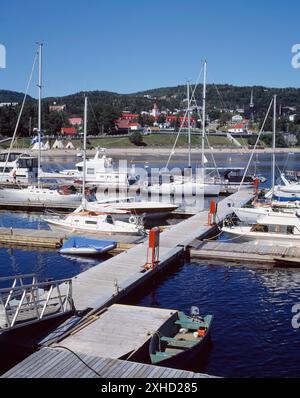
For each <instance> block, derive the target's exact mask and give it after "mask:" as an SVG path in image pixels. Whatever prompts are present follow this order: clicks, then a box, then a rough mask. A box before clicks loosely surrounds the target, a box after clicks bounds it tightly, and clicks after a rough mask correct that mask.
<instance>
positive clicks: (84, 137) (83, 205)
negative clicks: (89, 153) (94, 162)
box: [82, 96, 88, 210]
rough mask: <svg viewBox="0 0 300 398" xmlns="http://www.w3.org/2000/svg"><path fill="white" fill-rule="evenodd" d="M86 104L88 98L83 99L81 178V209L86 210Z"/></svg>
mask: <svg viewBox="0 0 300 398" xmlns="http://www.w3.org/2000/svg"><path fill="white" fill-rule="evenodd" d="M87 104H88V98H87V96H85V97H84V128H83V176H82V208H83V210H84V209H85V208H86V203H85V202H86V200H85V182H86V136H87Z"/></svg>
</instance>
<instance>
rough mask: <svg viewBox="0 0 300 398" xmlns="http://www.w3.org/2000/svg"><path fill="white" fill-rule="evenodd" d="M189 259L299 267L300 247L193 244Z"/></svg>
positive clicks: (250, 243) (222, 243)
mask: <svg viewBox="0 0 300 398" xmlns="http://www.w3.org/2000/svg"><path fill="white" fill-rule="evenodd" d="M195 246H196V248H193V249H191V250H190V257H191V259H202V260H214V261H227V262H234V263H244V264H252V265H253V264H254V265H259V266H261V265H262V264H264V265H269V266H273V267H291V268H299V267H300V247H297V246H290V247H289V246H281V245H280V244H276V245H271V244H269V245H268V244H266V243H264V242H254V241H252V242H244V243H227V242H222V241H214V242H198V244H196V242H194V247H195Z"/></svg>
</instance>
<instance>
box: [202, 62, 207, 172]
mask: <svg viewBox="0 0 300 398" xmlns="http://www.w3.org/2000/svg"><path fill="white" fill-rule="evenodd" d="M206 78H207V62H206V60H205V61H204V69H203V104H202V151H201V153H202V170H203V173H204V167H205V156H204V144H205V114H206ZM203 177H204V174H203Z"/></svg>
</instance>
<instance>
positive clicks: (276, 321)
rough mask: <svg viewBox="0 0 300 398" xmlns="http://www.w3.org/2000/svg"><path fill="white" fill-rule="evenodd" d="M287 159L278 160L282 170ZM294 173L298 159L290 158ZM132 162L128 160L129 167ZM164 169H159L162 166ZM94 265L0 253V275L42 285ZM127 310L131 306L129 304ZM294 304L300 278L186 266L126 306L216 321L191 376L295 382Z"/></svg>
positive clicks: (24, 222)
mask: <svg viewBox="0 0 300 398" xmlns="http://www.w3.org/2000/svg"><path fill="white" fill-rule="evenodd" d="M222 156H223V155H218V157H219V159H218V160H219V162H223V164H222V166H224V167H225V166H227V167H228V166H229V165H231V166H232V167H240V166H243V165H244V164H245V158H244V157H242V156H240V155H237V156H233V155H232V156H231V159H230V160H229V159H228V157H226V158H225V157H222ZM286 159H287V156H286V155H285V156H281V158H280V165H281V166H282V167H283V165H284V164H285V162H286ZM291 159H292V160H291V161H290V162H289V166H290V168H297V164H298V162H299V160H300V156H299V155H297V156H296V155H295V156H293V157H291ZM133 160H134V159H133ZM258 160H259V167H260V172H261V173H262V174H264V175H266V176H269V174H270V167H269V160H270V156H269V155H264V157H263V158H262V157H259V158H258ZM162 165H163V163H162ZM0 226H4V227H11V226H12V227H29V228H46V224H45V222H44V221H43V217H42V216H39V215H28V214H22V213H14V214H9V213H0ZM97 263H98V261H94V260H82V259H81V260H79V259H76V258H68V257H63V256H60V255H59V254H58V253H56V252H30V251H22V250H11V249H5V248H0V275H1V276H8V275H15V274H19V273H32V272H35V273H37V274H38V276H39V278H40V279H41V280H43V279H47V278H55V279H59V278H66V277H71V276H74V275H76V274H78V273H80V272H83V271H84V270H86V269H87V268H89V267H92V266H94V265H96V264H97ZM128 302H129V301H128ZM297 302H300V271H286V270H263V269H261V270H258V269H255V270H253V269H251V268H243V267H240V266H233V267H228V266H225V265H216V264H205V263H191V264H185V265H183V266H182V267H180V268H176V270H174V272H172V273H170V274H168V275H167V276H166V277H164V278H163V279H160V280H158V281H156V283H154V284H153V285H152V287H151V290H148V292H145V293H144V295H143V296H141V295H140V296H139V297H135V298H133V299H131V300H130V303H131V304H132V303H133V304H138V305H145V306H156V307H162V308H175V309H179V310H183V311H187V312H188V311H189V309H190V307H191V306H192V305H197V306H199V308H200V310H201V313H203V314H205V313H211V314H214V316H215V320H214V325H213V330H212V347H211V349H210V352H209V355H208V357H207V358H206V363H205V364H204V365H202V364H201V365H200V364H199V366H196V367H195V370H199V371H203V372H207V373H210V374H214V375H219V376H233V377H251V376H261V377H299V376H300V364H299V349H300V329H299V330H294V329H293V328H292V326H291V319H292V312H291V309H292V306H293V305H294V304H295V303H297Z"/></svg>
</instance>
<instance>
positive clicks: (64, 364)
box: [1, 348, 214, 379]
mask: <svg viewBox="0 0 300 398" xmlns="http://www.w3.org/2000/svg"><path fill="white" fill-rule="evenodd" d="M76 354H77V353H76ZM79 357H80V358H81V359H82V360H83V361H84V362H85V363H86V365H88V366H89V367H90V368H88V367H87V366H86V365H85V364H84V363H83V362H82V361H81V360H79V359H78V357H76V356H75V355H74V354H73V353H72V352H69V351H67V350H64V349H60V348H42V349H41V350H40V351H37V352H36V353H34V354H32V355H30V356H29V357H28V358H26V359H25V360H24V361H22V362H20V363H19V364H18V365H16V366H15V367H14V368H12V369H10V370H9V371H8V372H6V373H5V374H3V375H2V376H1V378H51V379H58V378H64V379H66V378H109V379H120V378H134V379H138V378H163V379H170V378H195V379H202V378H214V377H213V376H209V375H206V374H202V373H193V372H187V371H184V370H178V369H170V368H164V367H160V366H154V365H146V364H142V363H136V362H129V361H123V360H120V359H109V358H100V357H97V356H93V355H87V354H84V355H83V354H80V355H79ZM92 369H93V370H94V371H93V370H92ZM95 372H97V373H95Z"/></svg>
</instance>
